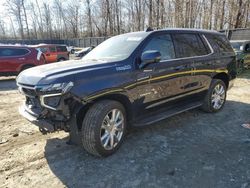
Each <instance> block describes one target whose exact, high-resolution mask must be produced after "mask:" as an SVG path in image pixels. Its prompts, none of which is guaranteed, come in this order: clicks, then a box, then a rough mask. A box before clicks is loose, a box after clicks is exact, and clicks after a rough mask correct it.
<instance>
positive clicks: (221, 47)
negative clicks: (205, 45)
mask: <svg viewBox="0 0 250 188" xmlns="http://www.w3.org/2000/svg"><path fill="white" fill-rule="evenodd" d="M206 38H207V39H208V41H209V43H210V44H211V46H212V47H213V49H214V50H215V52H217V53H219V52H230V53H231V52H232V51H233V49H232V47H231V44H230V42H229V41H228V40H227V38H226V37H225V36H223V35H206Z"/></svg>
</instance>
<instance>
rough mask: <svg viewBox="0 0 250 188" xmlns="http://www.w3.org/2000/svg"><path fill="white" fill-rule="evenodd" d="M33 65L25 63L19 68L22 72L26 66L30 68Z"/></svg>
mask: <svg viewBox="0 0 250 188" xmlns="http://www.w3.org/2000/svg"><path fill="white" fill-rule="evenodd" d="M34 66H35V65H32V64H26V65H23V66H22V67H21V68H20V71H19V73H20V72H22V71H23V70H25V69H28V68H31V67H34Z"/></svg>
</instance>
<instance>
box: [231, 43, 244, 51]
mask: <svg viewBox="0 0 250 188" xmlns="http://www.w3.org/2000/svg"><path fill="white" fill-rule="evenodd" d="M231 45H232V47H233V49H234V50H235V51H240V47H241V46H242V42H231Z"/></svg>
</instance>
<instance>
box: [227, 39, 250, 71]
mask: <svg viewBox="0 0 250 188" xmlns="http://www.w3.org/2000/svg"><path fill="white" fill-rule="evenodd" d="M230 43H231V45H232V47H233V49H234V51H235V53H236V58H237V63H238V69H239V70H240V71H242V69H244V68H249V67H250V40H231V41H230Z"/></svg>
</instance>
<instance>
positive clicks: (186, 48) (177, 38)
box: [173, 34, 208, 58]
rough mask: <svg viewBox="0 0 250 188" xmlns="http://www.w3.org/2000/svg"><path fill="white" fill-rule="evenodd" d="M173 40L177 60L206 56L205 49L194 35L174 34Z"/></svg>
mask: <svg viewBox="0 0 250 188" xmlns="http://www.w3.org/2000/svg"><path fill="white" fill-rule="evenodd" d="M173 40H174V44H175V49H176V55H177V57H178V58H183V57H192V56H201V55H206V54H208V52H207V50H206V47H205V46H204V44H203V42H202V41H201V39H200V37H199V36H198V35H196V34H174V35H173Z"/></svg>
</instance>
